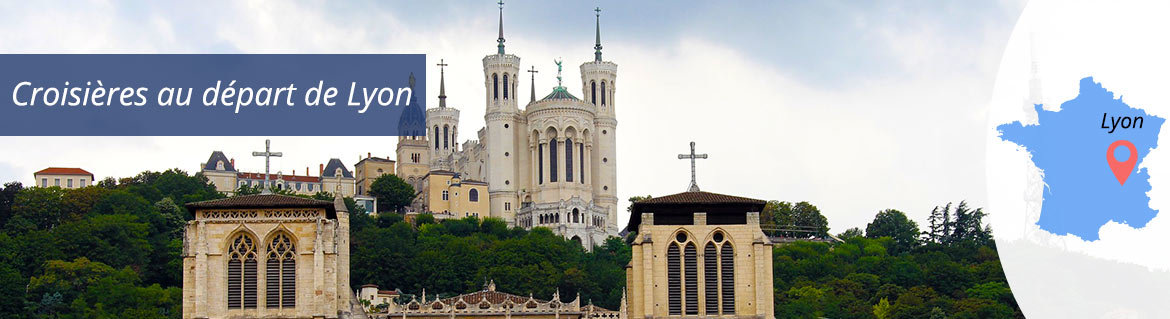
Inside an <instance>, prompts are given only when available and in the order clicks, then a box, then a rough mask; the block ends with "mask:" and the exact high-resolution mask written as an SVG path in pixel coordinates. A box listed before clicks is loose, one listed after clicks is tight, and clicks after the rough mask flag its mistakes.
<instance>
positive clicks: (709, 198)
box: [634, 192, 767, 205]
mask: <svg viewBox="0 0 1170 319" xmlns="http://www.w3.org/2000/svg"><path fill="white" fill-rule="evenodd" d="M766 203H767V202H766V201H763V200H759V199H751V198H747V197H739V196H731V195H723V194H716V193H708V192H682V193H678V194H674V195H667V196H662V197H654V198H650V199H644V200H640V201H638V202H636V203H634V205H655V204H758V205H764V204H766Z"/></svg>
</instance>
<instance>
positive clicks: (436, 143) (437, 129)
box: [432, 125, 439, 149]
mask: <svg viewBox="0 0 1170 319" xmlns="http://www.w3.org/2000/svg"><path fill="white" fill-rule="evenodd" d="M432 132H434V134H433V135H434V136H435V149H439V126H438V125H435V129H434V130H433V131H432Z"/></svg>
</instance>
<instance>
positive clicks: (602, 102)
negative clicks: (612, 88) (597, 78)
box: [601, 81, 609, 106]
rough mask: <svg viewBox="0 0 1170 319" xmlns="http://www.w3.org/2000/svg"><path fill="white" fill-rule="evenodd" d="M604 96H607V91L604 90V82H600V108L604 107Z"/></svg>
mask: <svg viewBox="0 0 1170 319" xmlns="http://www.w3.org/2000/svg"><path fill="white" fill-rule="evenodd" d="M606 95H609V91H606V90H605V81H601V106H605V96H606Z"/></svg>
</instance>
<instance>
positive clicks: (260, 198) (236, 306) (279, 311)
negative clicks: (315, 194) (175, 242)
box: [182, 194, 354, 319]
mask: <svg viewBox="0 0 1170 319" xmlns="http://www.w3.org/2000/svg"><path fill="white" fill-rule="evenodd" d="M186 207H187V209H188V210H190V211H191V212H192V213H193V214H194V215H195V220H192V221H190V222H188V223H187V226H186V229H185V233H184V236H183V251H182V258H183V270H182V272H183V318H209V319H210V318H348V317H349V316H350V314H351V313H352V311H353V310H352V309H353V300H354V299H353V298H354V295H353V292H352V290H351V289H350V288H349V213H348V212H347V211H346V207H345V203H344V202H343V201H342V200H341V197H337V199H336V200H335V201H334V202H328V201H319V200H312V199H306V198H300V197H294V196H285V195H274V194H260V195H245V196H237V197H231V198H226V199H217V200H211V201H203V202H195V203H190V204H187V205H186Z"/></svg>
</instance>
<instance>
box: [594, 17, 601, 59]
mask: <svg viewBox="0 0 1170 319" xmlns="http://www.w3.org/2000/svg"><path fill="white" fill-rule="evenodd" d="M593 11H594V12H597V42H596V43H594V44H593V61H596V62H601V7H597V8H596V9H593Z"/></svg>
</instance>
